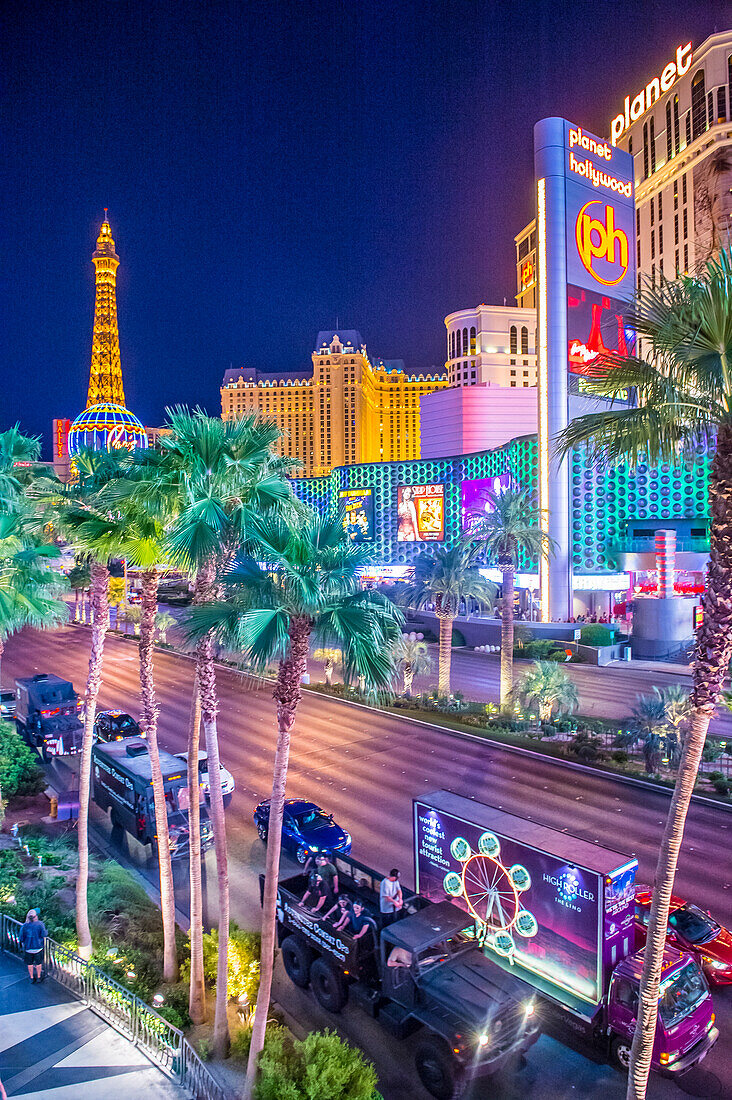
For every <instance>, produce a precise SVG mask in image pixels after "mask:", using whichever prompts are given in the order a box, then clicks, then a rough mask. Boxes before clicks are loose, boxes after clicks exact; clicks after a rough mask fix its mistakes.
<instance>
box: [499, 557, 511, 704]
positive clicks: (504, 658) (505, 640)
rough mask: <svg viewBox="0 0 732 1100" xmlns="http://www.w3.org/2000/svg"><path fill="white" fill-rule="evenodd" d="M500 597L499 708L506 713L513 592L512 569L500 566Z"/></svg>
mask: <svg viewBox="0 0 732 1100" xmlns="http://www.w3.org/2000/svg"><path fill="white" fill-rule="evenodd" d="M502 572H503V597H502V599H501V710H502V711H503V712H504V713H506V712H508V711H509V710H510V709H511V703H512V701H513V598H514V597H513V594H514V571H513V569H512V568H508V569H506V568H505V567H504V568H502Z"/></svg>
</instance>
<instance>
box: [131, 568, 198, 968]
mask: <svg viewBox="0 0 732 1100" xmlns="http://www.w3.org/2000/svg"><path fill="white" fill-rule="evenodd" d="M157 612H158V571H157V569H146V570H145V571H144V572H143V574H142V616H141V618H140V647H139V648H140V690H141V697H142V717H143V721H144V723H145V730H146V732H147V744H148V752H149V754H150V772H151V775H152V788H153V802H154V804H155V832H156V835H157V838H158V865H159V870H160V908H161V911H162V916H163V979H164V981H166V982H174V981H175V980H176V979H177V977H178V958H177V954H176V949H175V897H174V893H173V864H172V860H171V856H170V836H169V832H168V809H167V803H166V801H165V790H164V788H163V773H162V770H161V768H160V750H159V748H158V714H159V713H160V711H159V707H158V702H157V699H156V697H155V671H154V666H153V638H154V635H155V616H156V615H157ZM197 774H198V772H197V771H196V775H197Z"/></svg>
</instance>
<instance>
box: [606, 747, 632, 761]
mask: <svg viewBox="0 0 732 1100" xmlns="http://www.w3.org/2000/svg"><path fill="white" fill-rule="evenodd" d="M611 759H612V760H613V761H614V763H616V764H627V763H628V761H629V760H630V757H629V756H628V754H627V752H623V750H622V749H616V751H615V752H614V753H612V756H611Z"/></svg>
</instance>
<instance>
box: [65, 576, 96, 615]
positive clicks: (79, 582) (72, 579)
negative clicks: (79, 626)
mask: <svg viewBox="0 0 732 1100" xmlns="http://www.w3.org/2000/svg"><path fill="white" fill-rule="evenodd" d="M90 584H91V570H90V568H89V563H88V562H77V563H76V564H75V565H74V567H73V569H70V570H69V585H70V586H71V588H73V590H74V622H79V595H81V609H82V613H83V611H84V593H85V592H86V591H87V589H88V588H89V585H90ZM83 621H86V615H83Z"/></svg>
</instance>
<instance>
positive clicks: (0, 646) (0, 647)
mask: <svg viewBox="0 0 732 1100" xmlns="http://www.w3.org/2000/svg"><path fill="white" fill-rule="evenodd" d="M4 653H5V642H4V641H3V639H2V638H0V687H2V686H3V654H4Z"/></svg>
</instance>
